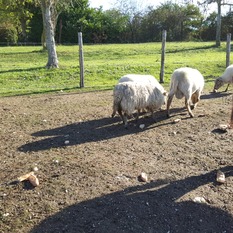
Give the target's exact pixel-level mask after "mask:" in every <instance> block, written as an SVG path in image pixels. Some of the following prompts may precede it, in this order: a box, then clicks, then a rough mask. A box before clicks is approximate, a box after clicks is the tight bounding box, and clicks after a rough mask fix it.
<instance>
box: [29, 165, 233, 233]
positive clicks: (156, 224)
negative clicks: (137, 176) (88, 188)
mask: <svg viewBox="0 0 233 233" xmlns="http://www.w3.org/2000/svg"><path fill="white" fill-rule="evenodd" d="M221 171H223V172H224V173H225V175H226V177H229V176H232V175H233V167H232V166H228V167H224V168H222V169H221ZM215 179H216V171H211V172H209V173H206V174H202V175H198V176H191V177H187V178H185V179H183V180H177V181H168V180H156V181H152V182H150V183H147V184H144V185H138V186H134V187H129V188H127V189H125V190H122V191H119V192H115V193H111V194H108V195H105V196H102V197H98V198H95V199H92V200H87V201H84V202H80V203H77V204H75V205H72V206H70V207H68V208H65V209H63V210H61V211H60V212H58V213H57V214H55V215H53V216H51V217H48V218H47V219H45V220H43V221H42V222H41V223H40V224H39V225H38V226H36V227H34V229H32V230H31V232H30V233H39V232H45V233H49V232H56V233H60V232H69V233H74V232H75V233H76V232H80V233H81V232H85V233H89V232H99V233H109V232H111V233H121V232H126V233H128V232H132V233H135V232H137V233H142V232H146V233H150V232H151V233H155V232H156V233H157V232H158V233H160V232H161V233H162V232H166V233H167V232H173V233H175V232H176V233H181V232H189V233H196V232H201V233H207V232H212V233H217V232H218V233H219V232H233V216H232V215H230V214H228V213H227V212H225V211H223V210H221V209H218V208H215V207H212V206H211V203H195V202H193V201H192V200H190V201H180V200H179V198H181V197H182V196H184V195H185V194H188V193H189V192H190V191H192V190H195V189H196V188H198V187H200V186H202V185H205V184H207V183H212V182H213V181H214V180H215ZM213 185H217V184H213ZM193 198H194V197H190V198H189V199H193Z"/></svg>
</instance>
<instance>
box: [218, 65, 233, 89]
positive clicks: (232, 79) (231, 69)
mask: <svg viewBox="0 0 233 233" xmlns="http://www.w3.org/2000/svg"><path fill="white" fill-rule="evenodd" d="M225 83H228V85H227V88H226V90H225V92H227V91H228V87H229V86H230V83H233V65H229V66H228V67H227V68H226V69H225V71H224V73H223V74H222V75H221V76H220V77H219V78H217V79H216V80H215V84H214V90H213V92H217V90H218V89H219V88H220V87H221V86H223V85H224V84H225Z"/></svg>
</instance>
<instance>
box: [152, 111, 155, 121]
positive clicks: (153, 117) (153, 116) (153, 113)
mask: <svg viewBox="0 0 233 233" xmlns="http://www.w3.org/2000/svg"><path fill="white" fill-rule="evenodd" d="M151 116H152V119H153V120H154V122H156V117H155V112H154V111H151Z"/></svg>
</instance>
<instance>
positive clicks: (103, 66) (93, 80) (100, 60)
mask: <svg viewBox="0 0 233 233" xmlns="http://www.w3.org/2000/svg"><path fill="white" fill-rule="evenodd" d="M214 45H215V43H214V42H180V43H179V42H171V43H170V42H168V43H167V44H166V58H165V75H164V80H165V83H164V86H165V87H168V86H169V80H170V76H171V73H172V72H173V71H174V69H176V68H179V67H182V66H189V67H193V68H197V69H198V70H200V71H201V72H202V74H203V75H204V77H205V79H206V85H209V86H210V85H211V86H212V85H213V83H212V81H213V79H214V78H215V77H217V76H219V75H220V74H221V73H222V72H223V71H224V69H225V66H226V43H222V45H221V47H219V48H216V47H215V46H214ZM161 46H162V45H161V43H143V44H121V45H118V44H112V45H110V44H109V45H84V69H85V71H84V75H85V80H84V85H85V88H82V89H80V88H79V57H78V54H79V53H78V46H76V45H74V46H57V53H58V59H59V67H60V68H59V69H50V70H47V69H45V65H46V62H47V52H44V51H42V50H41V47H38V46H30V47H24V46H21V47H0V56H1V59H0V96H11V95H21V94H32V93H44V92H54V91H61V90H62V91H76V92H77V91H90V90H100V89H112V88H113V86H114V85H115V84H116V82H117V80H118V79H119V78H120V77H121V76H122V75H124V74H127V73H140V74H151V75H154V76H155V77H156V78H157V79H159V74H160V65H161Z"/></svg>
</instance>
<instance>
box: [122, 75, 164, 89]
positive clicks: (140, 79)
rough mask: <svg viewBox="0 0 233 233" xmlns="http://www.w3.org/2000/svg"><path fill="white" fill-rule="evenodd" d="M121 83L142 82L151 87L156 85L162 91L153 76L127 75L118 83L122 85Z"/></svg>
mask: <svg viewBox="0 0 233 233" xmlns="http://www.w3.org/2000/svg"><path fill="white" fill-rule="evenodd" d="M122 82H143V83H148V84H151V85H156V86H158V87H161V88H162V89H163V87H162V86H161V85H158V84H159V82H158V81H157V79H156V78H155V77H154V76H152V75H147V74H127V75H124V76H122V77H121V78H120V79H119V81H118V83H122ZM163 90H164V89H163Z"/></svg>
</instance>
